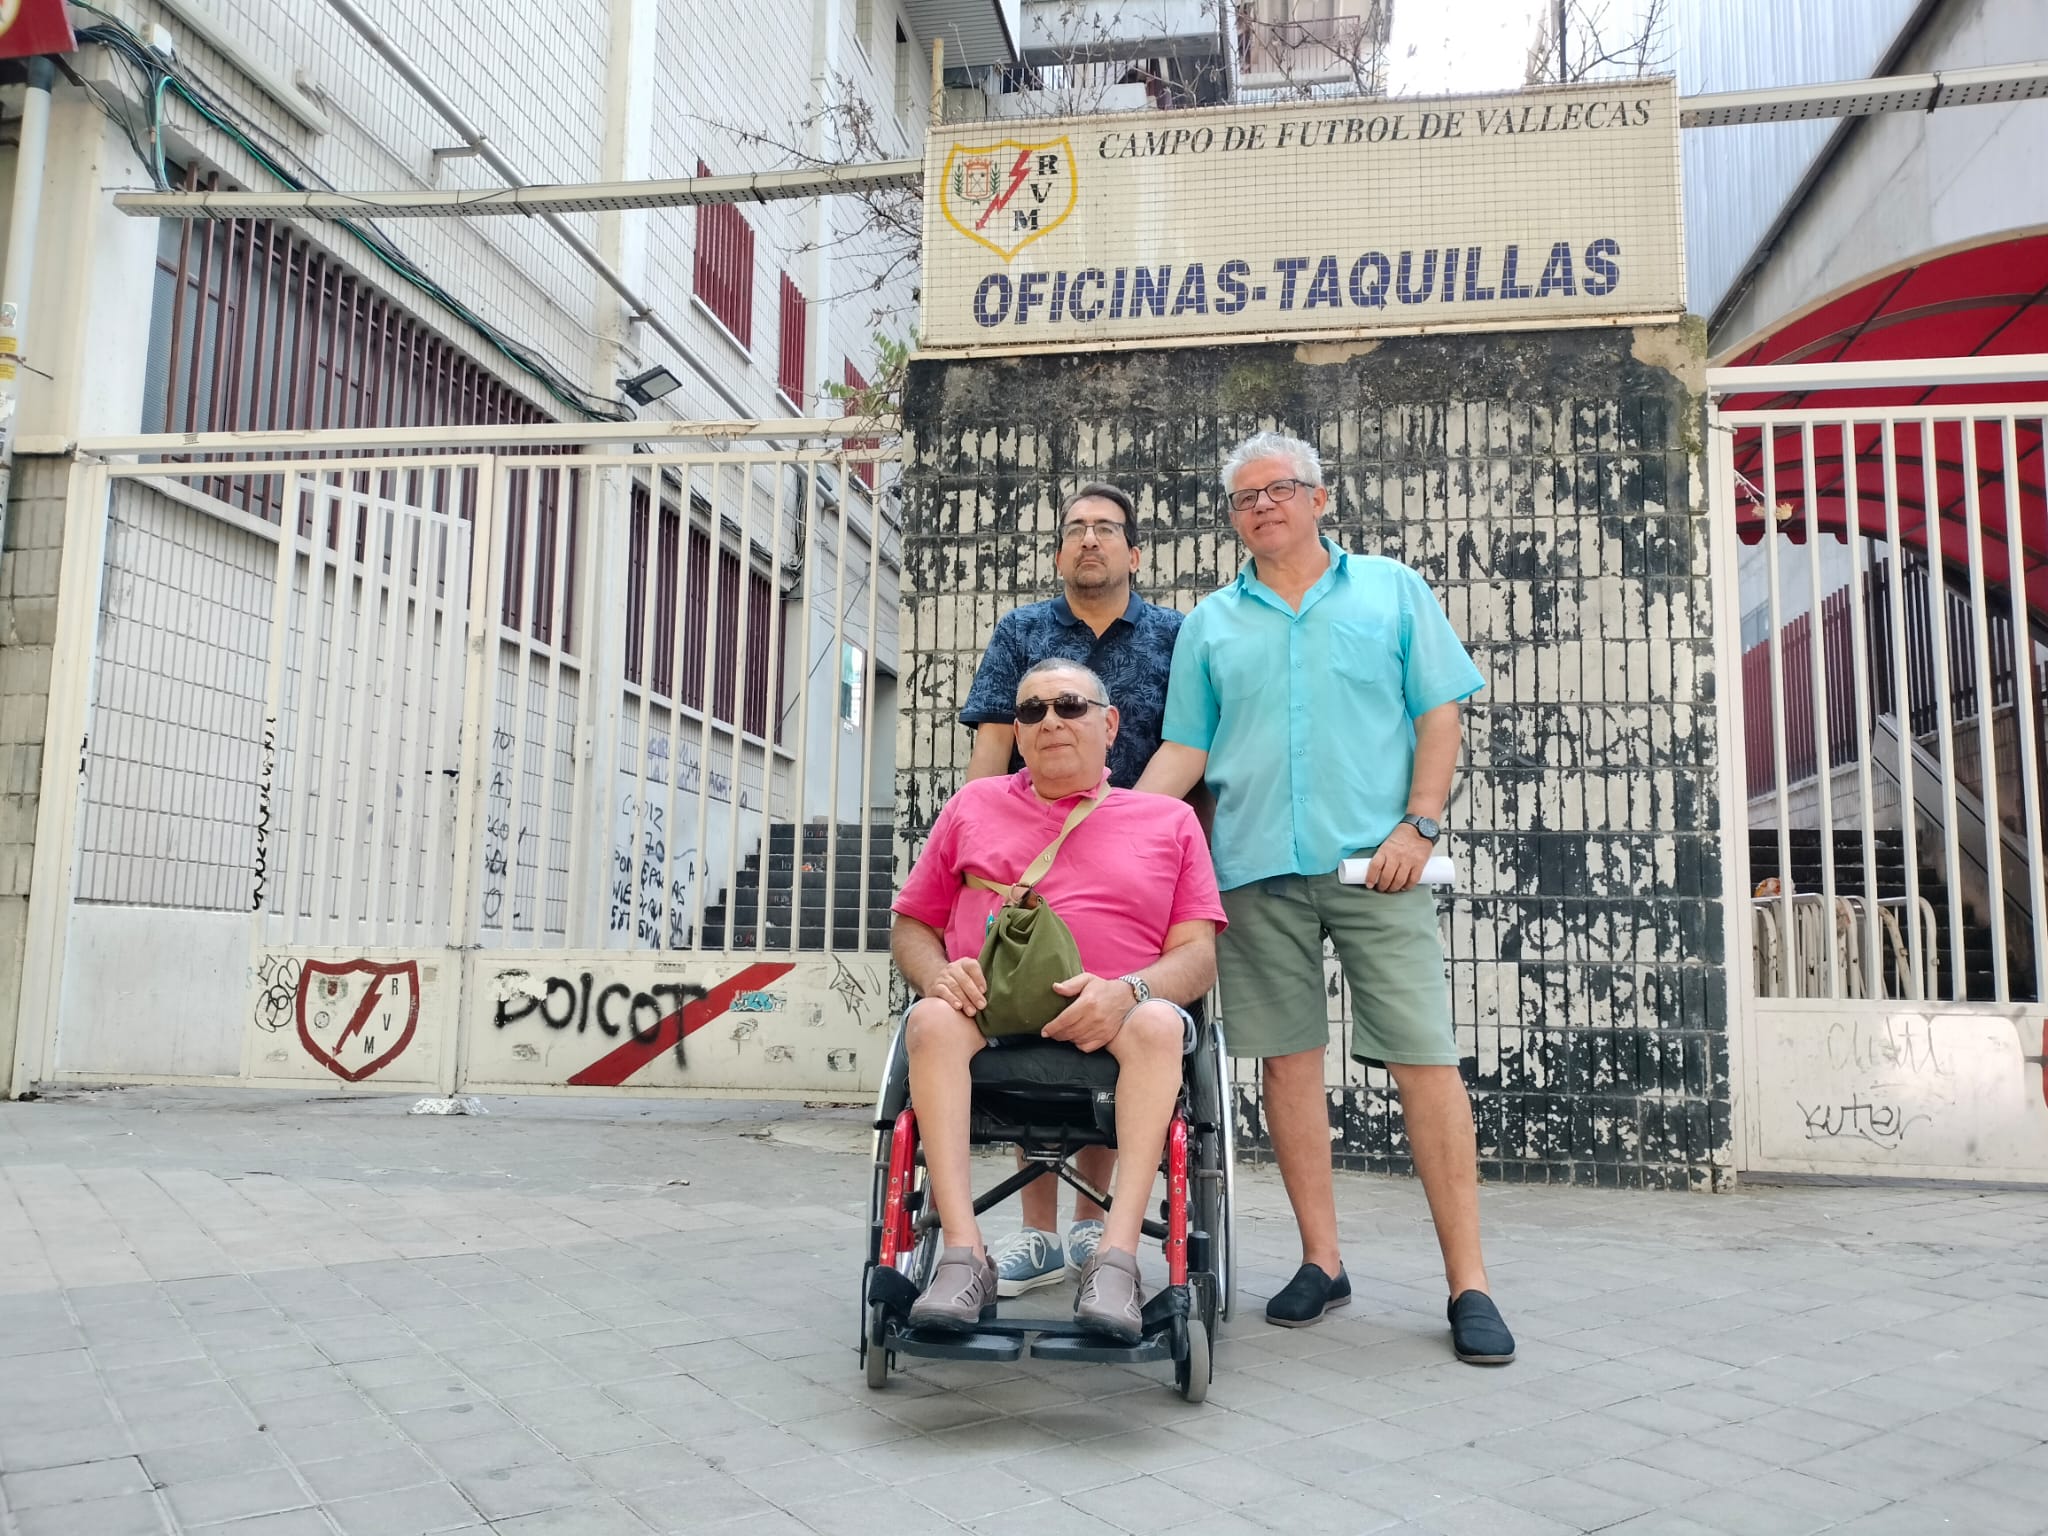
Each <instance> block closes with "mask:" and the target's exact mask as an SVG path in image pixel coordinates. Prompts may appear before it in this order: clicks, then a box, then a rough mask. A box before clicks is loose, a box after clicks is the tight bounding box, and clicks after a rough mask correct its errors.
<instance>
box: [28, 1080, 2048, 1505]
mask: <svg viewBox="0 0 2048 1536" xmlns="http://www.w3.org/2000/svg"><path fill="white" fill-rule="evenodd" d="M490 1103H491V1109H492V1114H491V1115H490V1116H488V1117H485V1118H461V1117H419V1118H414V1117H410V1116H408V1115H407V1114H406V1113H405V1109H406V1107H407V1105H406V1102H405V1101H400V1100H392V1099H386V1098H371V1097H355V1096H352V1097H348V1098H334V1097H307V1096H304V1095H287V1094H277V1093H259V1092H232V1091H220V1092H199V1091H192V1090H176V1089H136V1090H127V1091H102V1092H82V1093H74V1094H64V1095H60V1096H57V1097H53V1098H52V1099H49V1100H44V1101H41V1102H36V1103H29V1104H13V1105H0V1530H4V1531H5V1532H6V1533H8V1536H60V1533H77V1536H128V1533H135V1536H160V1533H164V1532H204V1533H208V1536H230V1533H232V1536H316V1533H317V1536H336V1533H340V1536H428V1533H432V1532H442V1531H470V1532H481V1531H497V1532H502V1533H508V1536H611V1533H622V1536H623V1533H630V1536H646V1533H649V1532H691V1533H701V1532H715V1533H719V1536H742V1533H747V1536H780V1533H796V1536H802V1533H806V1532H810V1533H819V1536H836V1533H839V1532H849V1533H851V1532H862V1533H865V1532H872V1531H877V1530H888V1531H891V1532H892V1533H895V1536H920V1533H924V1532H953V1531H967V1532H973V1533H976V1536H1007V1533H1012V1532H1014V1533H1017V1536H1044V1533H1046V1532H1049V1531H1057V1532H1059V1533H1061V1536H1114V1533H1128V1536H1144V1533H1150V1532H1158V1531H1169V1530H1183V1529H1194V1530H1199V1531H1201V1532H1203V1533H1204V1536H1210V1533H1215V1536H1257V1533H1262V1532H1288V1533H1293V1532H1331V1533H1341V1536H1354V1533H1356V1536H1363V1533H1369V1532H1383V1533H1389V1536H1461V1533H1466V1532H1472V1533H1486V1536H1517V1533H1526V1536H1550V1533H1557V1532H1587V1531H1601V1532H1612V1533H1626V1536H1772V1533H1779V1532H1782V1533H1787V1536H1807V1533H1813V1532H1821V1531H1832V1532H1839V1533H1844V1536H1852V1533H1853V1536H1882V1533H1894V1532H1896V1533H1910V1536H1922V1533H1926V1532H1932V1531H1940V1530H1954V1531H1968V1532H1973V1533H1975V1532H1983V1533H1987V1536H2038V1533H2041V1532H2043V1531H2048V1514H2044V1513H2043V1511H2044V1510H2048V1501H2044V1498H2043V1495H2042V1492H2041V1490H2042V1488H2043V1487H2044V1486H2048V1443H2044V1440H2048V1197H2044V1196H2042V1195H2039V1194H2025V1193H2012V1192H1993V1191H1981V1190H1958V1189H1935V1188H1911V1187H1884V1188H1862V1189H1855V1188H1842V1187H1799V1188H1748V1189H1743V1190H1740V1191H1738V1192H1736V1193H1734V1194H1729V1195H1722V1196H1706V1195H1680V1194H1643V1193H1624V1192H1615V1191H1595V1190H1582V1189H1561V1188H1544V1187H1531V1186H1511V1187H1498V1188H1489V1189H1488V1190H1487V1191H1486V1192H1485V1211H1486V1222H1487V1232H1488V1245H1489V1259H1490V1261H1491V1267H1492V1270H1493V1275H1494V1280H1495V1288H1496V1291H1497V1293H1498V1294H1499V1296H1500V1297H1501V1300H1502V1302H1503V1305H1504V1308H1505V1310H1506V1312H1507V1315H1508V1318H1509V1320H1510V1321H1511V1323H1512V1324H1513V1325H1514V1327H1515V1329H1516V1332H1517V1333H1518V1335H1519V1336H1520V1340H1521V1358H1520V1359H1519V1360H1518V1361H1517V1362H1516V1363H1515V1364H1514V1365H1512V1366H1510V1367H1508V1368H1506V1369H1504V1370H1498V1371H1487V1370H1478V1369H1474V1368H1472V1367H1468V1366H1463V1365H1460V1364H1458V1363H1457V1362H1456V1361H1454V1360H1453V1359H1452V1358H1451V1357H1450V1352H1449V1347H1448V1341H1447V1337H1446V1330H1445V1327H1444V1322H1443V1299H1442V1284H1441V1279H1440V1275H1439V1272H1438V1267H1437V1257H1436V1252H1435V1246H1434V1243H1433V1242H1432V1240H1431V1237H1430V1232H1429V1227H1428V1221H1427V1215H1426V1212H1425V1210H1424V1208H1423V1202H1422V1199H1421V1194H1420V1191H1419V1190H1418V1189H1417V1188H1416V1187H1415V1186H1414V1185H1413V1184H1411V1183H1408V1182H1407V1181H1403V1180H1396V1179H1383V1178H1375V1177H1369V1176H1362V1175H1340V1176H1339V1180H1338V1185H1339V1204H1340V1209H1341V1215H1342V1221H1343V1232H1344V1239H1345V1244H1346V1251H1347V1254H1348V1261H1349V1267H1350V1270H1351V1274H1352V1278H1353V1283H1354V1286H1355V1290H1356V1300H1355V1301H1354V1303H1353V1304H1352V1306H1351V1307H1349V1308H1348V1309H1346V1310H1345V1311H1343V1312H1340V1313H1337V1314H1333V1315H1332V1318H1331V1319H1330V1320H1329V1321H1328V1322H1326V1323H1325V1324H1323V1325H1322V1326H1320V1327H1317V1328H1313V1329H1304V1330H1298V1331H1292V1330H1280V1329H1274V1328H1269V1327H1267V1326H1265V1325H1264V1324H1263V1323H1262V1322H1261V1321H1259V1319H1258V1310H1259V1304H1260V1302H1262V1301H1263V1299H1264V1297H1266V1296H1267V1295H1269V1294H1271V1292H1272V1291H1273V1290H1275V1289H1276V1288H1278V1287H1279V1286H1280V1285H1281V1284H1283V1283H1285V1281H1286V1279H1287V1278H1288V1276H1289V1275H1290V1274H1291V1273H1292V1272H1293V1269H1294V1265H1295V1262H1296V1255H1295V1252H1294V1249H1293V1246H1292V1228H1291V1224H1290V1223H1289V1221H1288V1218H1287V1213H1286V1206H1285V1201H1284V1199H1283V1197H1282V1195H1281V1192H1280V1188H1279V1183H1278V1180H1277V1178H1275V1177H1274V1175H1273V1173H1272V1171H1271V1170H1270V1169H1264V1168H1248V1169H1245V1170H1243V1171H1242V1173H1241V1176H1240V1179H1239V1183H1238V1189H1239V1192H1240V1202H1241V1203H1240V1210H1239V1220H1240V1241H1241V1244H1242V1251H1241V1260H1242V1269H1241V1279H1242V1282H1243V1284H1244V1287H1245V1291H1246V1296H1247V1303H1248V1304H1247V1306H1246V1308H1245V1310H1244V1312H1243V1314H1242V1315H1241V1316H1240V1317H1239V1318H1238V1319H1237V1320H1235V1321H1234V1322H1232V1323H1231V1324H1228V1325H1226V1327H1225V1328H1224V1330H1223V1335H1222V1338H1221V1339H1220V1340H1219V1343H1218V1347H1217V1376H1216V1381H1215V1385H1214V1387H1213V1389H1212V1393H1211V1396H1210V1400H1209V1402H1208V1403H1206V1404H1204V1405H1202V1406H1199V1407H1191V1406H1189V1405H1188V1404H1185V1403H1183V1402H1181V1401H1180V1400H1179V1399H1178V1398H1177V1397H1176V1396H1175V1395H1174V1394H1173V1392H1172V1390H1171V1387H1170V1385H1169V1380H1168V1373H1167V1371H1166V1369H1165V1368H1164V1367H1157V1368H1149V1369H1126V1368H1121V1367H1109V1366H1064V1367H1062V1366H1057V1365H1052V1364H1046V1363H1042V1362H1034V1361H1030V1360H1024V1361H1020V1362H1017V1363H1016V1364H1014V1365H1005V1366H976V1365H968V1364H964V1363H954V1362H915V1361H910V1360H905V1361H904V1362H903V1364H904V1367H905V1368H904V1369H903V1370H902V1371H901V1372H900V1373H898V1374H897V1375H896V1376H895V1377H894V1378H892V1381H891V1384H890V1386H889V1387H888V1388H887V1389H886V1390H885V1391H882V1392H879V1393H876V1392H870V1391H869V1390H868V1389H867V1387H866V1385H865V1383H864V1382H863V1380H862V1379H861V1374H860V1370H859V1365H858V1362H857V1360H856V1357H855V1354H854V1351H853V1348H852V1345H853V1340H854V1338H855V1330H856V1327H857V1311H856V1305H857V1294H856V1292H857V1286H858V1277H859V1269H860V1247H861V1229H862V1226H863V1221H864V1210H865V1202H866V1197H867V1187H868V1177H869V1166H868V1140H867V1131H866V1128H865V1125H864V1116H863V1114H862V1113H861V1112H860V1111H859V1110H858V1109H849V1108H809V1109H806V1108H804V1107H801V1106H795V1105H761V1104H742V1103H734V1102H659V1103H643V1102H639V1101H631V1102H628V1101H623V1100H590V1099H576V1100H570V1099H498V1100H492V1101H490ZM998 1166H999V1165H998V1164H995V1163H992V1164H991V1165H990V1167H991V1169H992V1170H993V1169H995V1168H996V1167H998ZM1005 1219H1006V1218H1005V1217H1004V1215H1003V1213H1000V1212H999V1213H995V1215H994V1216H992V1218H991V1223H992V1229H994V1228H1000V1226H1001V1225H1002V1224H1003V1223H1004V1221H1005ZM1161 1269H1162V1266H1161V1263H1160V1261H1159V1259H1158V1258H1157V1256H1156V1255H1153V1256H1151V1257H1150V1258H1149V1259H1148V1270H1149V1272H1150V1274H1151V1276H1152V1278H1153V1279H1155V1280H1157V1279H1158V1278H1159V1277H1160V1273H1161ZM1030 1304H1032V1305H1034V1306H1037V1305H1043V1306H1045V1307H1046V1308H1048V1309H1057V1308H1060V1307H1062V1306H1064V1305H1066V1304H1067V1298H1066V1296H1065V1293H1064V1292H1062V1291H1057V1290H1051V1291H1045V1292H1040V1293H1037V1294H1036V1295H1034V1296H1033V1297H1032V1298H1030Z"/></svg>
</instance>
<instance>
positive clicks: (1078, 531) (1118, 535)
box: [1060, 523, 1129, 544]
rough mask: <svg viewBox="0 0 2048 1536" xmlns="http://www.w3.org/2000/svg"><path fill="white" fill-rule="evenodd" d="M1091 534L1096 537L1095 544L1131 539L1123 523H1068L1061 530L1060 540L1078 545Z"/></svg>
mask: <svg viewBox="0 0 2048 1536" xmlns="http://www.w3.org/2000/svg"><path fill="white" fill-rule="evenodd" d="M1091 533H1092V534H1094V535H1095V542H1096V543H1098V544H1107V543H1109V542H1110V540H1112V539H1123V538H1128V537H1129V535H1128V534H1127V533H1126V532H1125V531H1124V525H1123V524H1122V523H1068V524H1067V525H1066V526H1065V527H1063V528H1061V529H1060V538H1061V540H1062V541H1063V542H1065V543H1068V544H1077V543H1079V542H1080V541H1081V540H1082V539H1083V538H1085V537H1086V536H1087V535H1088V534H1091Z"/></svg>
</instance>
